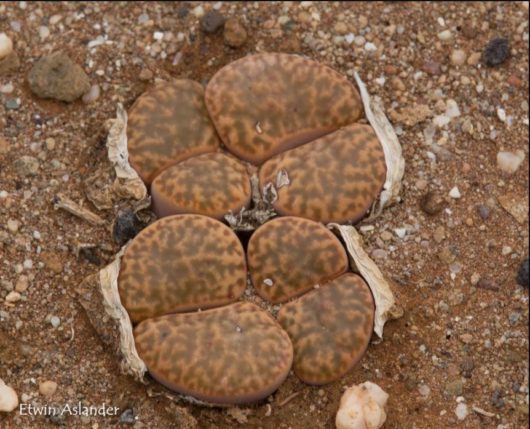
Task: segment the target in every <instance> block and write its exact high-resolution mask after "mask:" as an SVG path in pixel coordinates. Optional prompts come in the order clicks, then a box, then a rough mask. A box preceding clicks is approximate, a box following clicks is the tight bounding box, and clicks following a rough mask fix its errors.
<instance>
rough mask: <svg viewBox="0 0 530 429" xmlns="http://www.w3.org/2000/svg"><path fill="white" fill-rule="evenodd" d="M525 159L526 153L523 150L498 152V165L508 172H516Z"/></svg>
mask: <svg viewBox="0 0 530 429" xmlns="http://www.w3.org/2000/svg"><path fill="white" fill-rule="evenodd" d="M524 159H525V153H524V151H522V150H520V149H519V150H518V151H516V152H502V151H501V152H499V153H497V167H499V168H500V169H501V170H502V171H504V172H505V173H508V174H513V173H515V172H516V171H517V170H518V169H519V167H520V166H521V164H522V163H523V161H524Z"/></svg>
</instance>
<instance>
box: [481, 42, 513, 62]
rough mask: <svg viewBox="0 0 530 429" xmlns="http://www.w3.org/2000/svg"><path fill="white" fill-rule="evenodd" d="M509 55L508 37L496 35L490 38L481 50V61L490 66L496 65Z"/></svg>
mask: <svg viewBox="0 0 530 429" xmlns="http://www.w3.org/2000/svg"><path fill="white" fill-rule="evenodd" d="M509 56H510V43H509V42H508V39H505V38H502V37H497V38H495V39H492V40H490V42H489V43H488V45H487V46H486V49H484V52H482V62H483V63H484V64H486V65H487V66H490V67H495V66H498V65H499V64H502V63H503V62H504V61H506V60H507V59H508V57H509Z"/></svg>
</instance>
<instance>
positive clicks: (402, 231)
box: [394, 228, 407, 238]
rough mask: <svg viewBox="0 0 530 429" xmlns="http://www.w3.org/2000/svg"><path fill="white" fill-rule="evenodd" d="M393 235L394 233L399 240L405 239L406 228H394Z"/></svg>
mask: <svg viewBox="0 0 530 429" xmlns="http://www.w3.org/2000/svg"><path fill="white" fill-rule="evenodd" d="M394 233H395V234H396V235H397V236H398V237H399V238H405V235H407V228H395V229H394Z"/></svg>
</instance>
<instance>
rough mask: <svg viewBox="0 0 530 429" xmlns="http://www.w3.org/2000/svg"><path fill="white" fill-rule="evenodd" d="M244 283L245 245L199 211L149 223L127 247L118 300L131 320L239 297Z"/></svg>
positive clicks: (207, 306) (200, 306)
mask: <svg viewBox="0 0 530 429" xmlns="http://www.w3.org/2000/svg"><path fill="white" fill-rule="evenodd" d="M246 284H247V267H246V260H245V253H244V250H243V246H242V245H241V243H240V242H239V240H238V238H237V236H236V235H235V234H234V232H232V230H231V229H230V228H228V227H227V226H226V225H224V224H222V223H221V222H219V221H216V220H214V219H211V218H209V217H206V216H200V215H190V214H187V215H175V216H169V217H165V218H163V219H160V220H158V221H156V222H155V223H153V224H151V225H150V226H148V227H147V228H145V229H144V230H142V231H141V232H140V234H138V235H137V236H136V237H135V238H134V240H133V241H132V243H131V245H130V246H129V247H128V248H127V250H126V251H125V254H124V256H123V259H122V266H121V270H120V274H119V278H118V285H119V292H120V298H121V301H122V303H123V305H124V307H125V308H126V309H127V311H128V313H129V316H130V318H131V320H132V321H133V322H135V323H136V322H140V321H142V320H144V319H146V318H149V317H155V316H161V315H163V314H168V313H173V312H176V311H192V310H197V309H206V308H211V307H215V306H219V305H223V304H228V303H230V302H233V301H235V300H237V299H238V298H239V297H240V296H241V295H242V294H243V291H244V290H245V287H246Z"/></svg>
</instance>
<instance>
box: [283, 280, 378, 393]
mask: <svg viewBox="0 0 530 429" xmlns="http://www.w3.org/2000/svg"><path fill="white" fill-rule="evenodd" d="M278 322H279V323H280V325H282V327H283V328H284V329H285V330H286V331H287V333H288V334H289V337H290V338H291V341H292V342H293V346H294V364H293V368H294V372H295V373H296V375H297V376H298V377H299V378H300V379H301V380H302V381H304V382H306V383H309V384H325V383H331V382H332V381H335V380H337V379H339V378H341V377H342V376H344V375H345V374H346V373H347V372H348V371H349V370H351V369H352V368H353V366H354V365H355V364H356V363H357V362H358V361H359V360H360V359H361V357H362V356H363V354H364V352H365V351H366V348H367V347H368V343H369V342H370V337H371V335H372V330H373V324H374V301H373V298H372V294H371V292H370V289H369V288H368V286H367V284H366V283H365V282H364V280H363V279H362V278H361V277H359V276H358V275H356V274H351V273H350V274H344V275H342V276H340V277H338V278H337V279H335V280H333V281H331V282H330V283H328V284H326V285H324V286H321V287H320V288H319V289H316V290H314V291H312V292H309V293H307V294H306V295H304V296H302V297H301V298H298V299H296V300H295V301H293V302H290V303H288V304H285V305H284V306H283V307H282V308H281V310H280V312H279V313H278Z"/></svg>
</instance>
